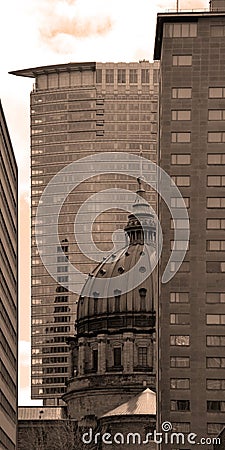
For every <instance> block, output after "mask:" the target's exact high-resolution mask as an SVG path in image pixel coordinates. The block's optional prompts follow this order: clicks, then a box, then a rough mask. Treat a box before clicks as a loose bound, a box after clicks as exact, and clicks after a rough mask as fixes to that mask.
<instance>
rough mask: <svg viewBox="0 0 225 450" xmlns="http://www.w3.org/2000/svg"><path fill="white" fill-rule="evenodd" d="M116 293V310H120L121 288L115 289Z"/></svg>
mask: <svg viewBox="0 0 225 450" xmlns="http://www.w3.org/2000/svg"><path fill="white" fill-rule="evenodd" d="M114 295H115V312H120V298H121V291H120V290H119V289H115V291H114Z"/></svg>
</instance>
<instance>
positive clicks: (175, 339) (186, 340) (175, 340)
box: [170, 335, 190, 347]
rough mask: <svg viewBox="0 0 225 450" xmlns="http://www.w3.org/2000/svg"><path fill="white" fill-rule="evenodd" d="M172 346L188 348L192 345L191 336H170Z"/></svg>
mask: <svg viewBox="0 0 225 450" xmlns="http://www.w3.org/2000/svg"><path fill="white" fill-rule="evenodd" d="M170 345H176V346H181V347H185V346H186V347H187V346H189V345H190V336H188V335H186V336H181V335H172V336H170Z"/></svg>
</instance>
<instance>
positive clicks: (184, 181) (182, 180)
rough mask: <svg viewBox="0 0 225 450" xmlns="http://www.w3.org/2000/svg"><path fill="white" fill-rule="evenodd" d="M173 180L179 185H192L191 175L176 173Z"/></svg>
mask: <svg viewBox="0 0 225 450" xmlns="http://www.w3.org/2000/svg"><path fill="white" fill-rule="evenodd" d="M172 180H173V181H174V183H175V184H176V185H177V186H184V187H188V186H190V175H187V176H179V175H176V176H175V175H174V176H172Z"/></svg>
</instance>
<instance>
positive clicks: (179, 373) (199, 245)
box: [154, 2, 225, 450]
mask: <svg viewBox="0 0 225 450" xmlns="http://www.w3.org/2000/svg"><path fill="white" fill-rule="evenodd" d="M215 4H216V2H215ZM211 6H212V11H211V12H204V13H200V12H198V13H194V12H192V13H182V12H179V13H172V14H169V13H167V14H161V13H160V14H158V19H157V29H156V41H155V55H154V57H155V59H156V60H160V67H161V69H160V70H161V75H160V93H161V94H160V118H159V121H160V122H159V127H160V130H159V133H160V145H159V164H160V166H161V167H162V168H163V169H165V170H166V171H167V172H168V173H169V175H170V176H171V177H172V178H173V180H174V181H175V183H176V184H177V186H178V188H179V189H180V191H181V193H182V195H183V198H184V200H185V203H186V206H187V208H188V213H189V216H190V242H189V248H188V251H187V253H186V257H185V260H184V262H183V263H182V265H181V267H180V269H179V271H178V273H176V275H175V276H174V278H173V279H172V280H171V281H170V282H169V283H167V284H163V285H162V286H161V295H160V299H159V317H160V319H159V386H158V389H159V402H158V403H159V404H158V411H159V418H158V420H159V424H162V423H163V422H164V421H170V422H171V423H172V424H173V430H174V431H180V432H186V433H188V432H193V433H197V434H198V436H199V437H200V436H201V437H204V436H205V437H207V436H212V435H216V434H217V432H219V431H220V429H221V428H222V427H223V426H222V424H224V422H225V399H224V389H225V376H224V368H225V353H224V346H225V333H224V329H225V328H224V325H225V194H224V192H225V190H224V189H225V13H222V12H217V11H214V8H213V6H214V2H211ZM171 205H172V206H177V207H179V206H181V204H180V202H179V200H177V199H174V198H172V199H171ZM159 209H160V212H161V225H162V228H163V231H164V233H166V235H167V239H165V240H164V247H163V254H162V260H161V273H162V272H163V269H164V268H165V265H166V263H167V261H168V258H169V256H170V253H171V249H172V247H173V246H174V245H175V248H176V249H178V250H179V249H182V248H185V247H184V246H185V245H186V244H185V243H184V242H182V241H177V242H175V243H174V242H173V239H174V235H173V228H174V222H173V221H172V220H171V216H170V213H169V210H168V209H167V206H166V205H165V204H164V203H163V202H162V201H161V202H160V205H159ZM176 226H177V227H178V229H182V228H184V227H186V224H185V222H184V221H182V220H179V219H177V221H176ZM170 270H171V272H173V270H174V267H173V265H171V267H170ZM189 447H190V445H188V443H187V442H186V446H185V445H184V446H183V447H182V448H189ZM164 448H165V449H167V450H168V449H169V448H172V449H174V448H177V445H172V446H171V447H170V446H169V445H162V449H164ZM204 448H205V449H208V448H211V447H210V445H209V446H207V445H205V446H204Z"/></svg>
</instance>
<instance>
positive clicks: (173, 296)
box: [170, 292, 189, 303]
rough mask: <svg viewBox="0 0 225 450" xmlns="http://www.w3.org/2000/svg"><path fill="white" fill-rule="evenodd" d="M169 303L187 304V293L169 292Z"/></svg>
mask: <svg viewBox="0 0 225 450" xmlns="http://www.w3.org/2000/svg"><path fill="white" fill-rule="evenodd" d="M170 302H171V303H189V292H170Z"/></svg>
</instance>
